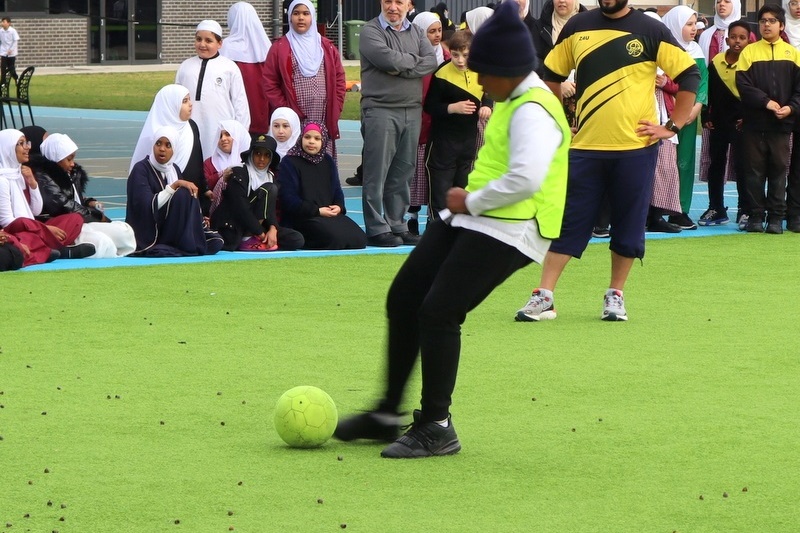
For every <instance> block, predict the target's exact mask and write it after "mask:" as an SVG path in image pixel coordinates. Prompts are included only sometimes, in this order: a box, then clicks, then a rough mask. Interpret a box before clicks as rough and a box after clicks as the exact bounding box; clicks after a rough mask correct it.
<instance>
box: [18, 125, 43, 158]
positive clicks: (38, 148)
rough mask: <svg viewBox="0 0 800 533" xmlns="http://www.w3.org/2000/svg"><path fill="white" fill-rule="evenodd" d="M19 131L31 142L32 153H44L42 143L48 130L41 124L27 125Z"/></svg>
mask: <svg viewBox="0 0 800 533" xmlns="http://www.w3.org/2000/svg"><path fill="white" fill-rule="evenodd" d="M19 131H21V132H22V134H23V135H24V136H25V138H26V139H27V140H29V141H30V142H31V152H30V153H31V155H33V154H39V155H41V153H42V143H43V142H44V136H45V135H47V130H45V129H44V128H43V127H41V126H25V127H24V128H20V129H19Z"/></svg>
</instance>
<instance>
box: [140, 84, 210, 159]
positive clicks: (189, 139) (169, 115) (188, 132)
mask: <svg viewBox="0 0 800 533" xmlns="http://www.w3.org/2000/svg"><path fill="white" fill-rule="evenodd" d="M191 115H192V99H191V96H190V95H189V89H187V88H186V87H184V86H183V85H178V84H175V83H173V84H170V85H165V86H164V87H162V88H161V90H159V91H158V93H156V96H155V98H154V99H153V105H152V106H150V112H149V113H148V114H147V119H146V120H145V121H144V126H143V127H142V132H141V133H140V134H139V140H138V141H137V143H136V149H135V150H134V151H133V157H131V164H130V166H129V167H128V173H130V171H131V170H133V166H134V165H135V164H136V163H138V162H139V161H141V160H142V159H144V158H145V157H147V156H149V155H150V154H151V153H152V152H153V134H154V133H155V132H156V131H157V130H158V129H160V128H162V127H164V126H171V127H172V128H174V129H175V133H176V137H175V143H174V145H173V150H174V151H175V157H174V159H173V163H175V164H176V165H178V168H179V169H180V170H181V172H183V171H184V170H185V169H186V165H187V163H188V162H189V157H190V156H191V155H192V150H193V149H194V144H195V134H194V133H193V131H192V127H191V126H190V124H189V118H190V117H191Z"/></svg>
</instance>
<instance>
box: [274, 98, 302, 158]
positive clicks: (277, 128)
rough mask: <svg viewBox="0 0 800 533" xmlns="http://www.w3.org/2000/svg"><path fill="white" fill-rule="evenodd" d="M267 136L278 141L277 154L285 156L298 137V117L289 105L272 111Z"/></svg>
mask: <svg viewBox="0 0 800 533" xmlns="http://www.w3.org/2000/svg"><path fill="white" fill-rule="evenodd" d="M269 136H270V137H272V138H273V139H275V140H276V141H278V149H277V150H276V151H277V152H278V155H279V156H281V157H283V156H285V155H286V153H287V152H288V151H289V150H291V149H292V148H294V145H295V143H297V139H299V138H300V117H298V116H297V113H295V112H294V110H293V109H291V108H289V107H279V108H278V109H276V110H275V111H273V112H272V117H271V118H270V126H269Z"/></svg>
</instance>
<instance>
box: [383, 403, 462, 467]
mask: <svg viewBox="0 0 800 533" xmlns="http://www.w3.org/2000/svg"><path fill="white" fill-rule="evenodd" d="M421 419H422V411H420V410H418V409H417V410H415V411H414V422H413V423H412V424H411V427H410V429H409V430H408V431H407V432H406V434H405V435H403V436H402V437H400V438H399V439H397V440H396V441H394V442H393V443H391V444H390V445H389V446H387V447H386V448H384V449H383V451H382V452H381V457H386V458H389V459H418V458H420V457H432V456H434V455H453V454H454V453H458V452H459V451H460V450H461V443H460V442H458V435H456V430H455V428H454V427H453V421H452V419H451V417H449V416H448V417H447V427H446V428H445V427H442V426H440V425H439V424H437V423H436V422H422V421H421Z"/></svg>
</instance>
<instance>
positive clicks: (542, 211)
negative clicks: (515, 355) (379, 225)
mask: <svg viewBox="0 0 800 533" xmlns="http://www.w3.org/2000/svg"><path fill="white" fill-rule="evenodd" d="M512 50H513V51H514V53H509V51H512ZM468 65H469V68H470V69H471V70H473V71H475V72H477V73H478V82H479V83H480V84H481V85H482V86H483V88H484V90H485V91H486V92H487V93H488V94H489V96H490V98H492V99H493V100H494V101H495V102H497V104H496V106H495V109H494V113H493V114H492V117H491V119H490V120H489V122H488V125H487V127H486V144H485V145H484V146H483V148H482V149H481V150H480V153H479V154H478V159H477V160H476V162H475V167H474V170H473V171H472V172H471V173H470V175H469V185H468V186H467V188H466V189H462V188H458V187H454V188H452V189H450V190H449V191H448V193H447V209H444V210H442V211H441V212H440V213H439V215H440V217H439V219H438V220H436V221H435V222H433V223H431V224H430V225H429V226H428V229H427V231H426V232H425V234H424V236H423V237H422V240H421V241H420V243H419V244H418V245H417V247H416V248H415V249H414V250H413V251H412V252H411V254H409V256H408V258H407V259H406V261H405V263H404V264H403V266H402V267H401V268H400V270H399V272H398V273H397V275H396V277H395V279H394V281H393V282H392V285H391V287H390V288H389V293H388V296H387V302H386V309H387V316H388V323H389V339H388V348H387V356H388V365H387V369H388V370H387V376H386V384H385V387H386V388H385V393H384V396H383V398H382V399H381V400H380V401H379V402H378V404H377V406H376V407H375V408H374V410H372V411H368V412H365V413H362V414H359V415H355V416H352V417H350V418H347V419H344V420H342V421H341V422H339V425H338V426H337V428H336V431H335V432H334V436H335V437H336V438H338V439H340V440H343V441H351V440H355V439H373V440H380V441H387V442H391V444H389V445H388V446H387V447H386V448H384V450H383V451H382V452H381V455H382V456H383V457H388V458H418V457H430V456H436V455H450V454H454V453H457V452H458V451H459V450H461V443H460V442H459V440H458V436H457V435H456V431H455V428H454V426H453V422H452V419H451V416H450V405H451V398H452V394H453V391H454V389H455V384H456V374H457V372H458V363H459V356H460V353H461V324H463V323H464V320H465V319H466V317H467V313H469V312H470V311H471V310H472V309H474V308H475V307H477V306H478V304H480V303H481V302H482V301H483V300H484V299H485V298H486V297H487V296H489V294H491V292H492V291H493V290H494V289H495V288H496V287H498V286H499V285H500V284H501V283H503V282H504V281H505V280H506V279H507V278H508V277H509V276H511V275H512V274H513V273H514V272H516V271H517V270H519V269H520V268H523V267H524V266H526V265H528V264H530V263H531V262H534V261H535V262H539V263H540V262H541V261H542V260H543V258H544V255H545V253H546V252H547V250H548V248H549V246H550V241H551V240H552V239H554V238H556V237H558V236H559V233H560V231H561V219H562V217H563V213H564V202H565V197H566V187H567V159H568V149H569V143H570V138H571V135H570V131H569V126H568V124H567V121H566V118H565V116H564V111H563V108H562V106H561V102H560V101H559V100H558V98H556V97H555V96H554V95H553V93H552V92H550V90H549V89H548V88H547V86H546V85H545V84H544V82H543V81H542V80H541V79H540V78H539V77H538V76H537V75H536V73H535V72H533V70H534V68H535V66H536V55H535V53H534V49H533V45H532V44H531V39H530V34H529V33H528V30H527V28H526V27H525V25H524V24H523V23H522V21H521V20H520V18H519V14H518V10H517V4H516V3H513V2H506V3H503V4H502V5H501V6H500V7H499V8H498V9H497V11H496V12H495V13H494V15H492V17H491V18H490V19H489V20H488V21H487V22H486V23H485V24H484V25H483V26H482V27H481V28H480V30H479V31H478V32H477V34H476V35H475V37H474V40H473V42H472V48H471V49H470V56H469V63H468ZM409 310H411V312H409ZM418 357H419V358H421V361H422V365H421V369H422V399H421V408H420V409H418V410H415V411H414V414H413V422H412V424H411V426H410V428H409V429H408V431H407V432H406V433H405V434H404V435H402V436H400V427H401V425H400V423H401V415H400V406H401V403H402V399H403V394H404V391H405V386H406V384H407V382H408V380H409V377H410V375H411V372H412V370H413V369H414V366H415V363H416V361H417V358H418ZM398 437H399V438H398Z"/></svg>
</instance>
